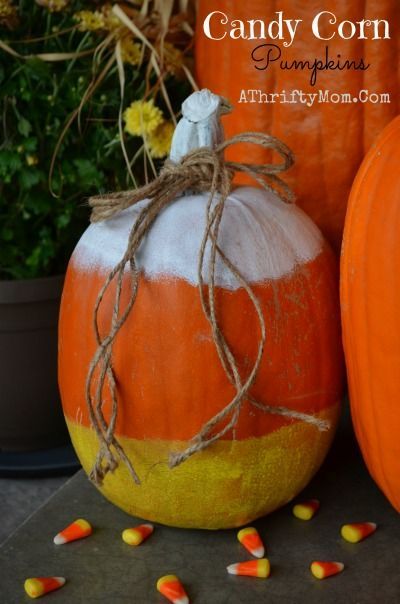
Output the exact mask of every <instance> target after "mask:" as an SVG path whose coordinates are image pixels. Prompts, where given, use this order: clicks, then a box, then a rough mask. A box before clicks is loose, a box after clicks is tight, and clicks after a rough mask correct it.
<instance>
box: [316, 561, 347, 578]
mask: <svg viewBox="0 0 400 604" xmlns="http://www.w3.org/2000/svg"><path fill="white" fill-rule="evenodd" d="M310 569H311V572H312V574H313V575H314V577H316V578H317V579H326V578H327V577H332V576H333V575H337V574H338V573H341V572H342V570H343V569H344V564H343V563H342V562H313V563H312V564H311V566H310Z"/></svg>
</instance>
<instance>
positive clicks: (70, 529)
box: [53, 518, 93, 545]
mask: <svg viewBox="0 0 400 604" xmlns="http://www.w3.org/2000/svg"><path fill="white" fill-rule="evenodd" d="M92 532H93V529H92V527H91V526H90V524H89V522H88V521H87V520H84V519H83V518H79V519H78V520H75V521H74V522H72V524H70V525H69V526H67V528H65V529H64V530H63V531H61V533H58V535H56V536H55V537H54V539H53V541H54V543H55V544H56V545H63V544H64V543H69V542H70V541H76V540H77V539H83V538H84V537H89V535H91V534H92Z"/></svg>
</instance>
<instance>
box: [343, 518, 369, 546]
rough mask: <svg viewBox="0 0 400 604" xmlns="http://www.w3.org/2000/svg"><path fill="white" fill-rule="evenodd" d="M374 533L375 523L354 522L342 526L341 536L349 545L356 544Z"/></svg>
mask: <svg viewBox="0 0 400 604" xmlns="http://www.w3.org/2000/svg"><path fill="white" fill-rule="evenodd" d="M375 531H376V524H375V522H356V523H354V524H345V525H344V526H342V530H341V531H340V532H341V535H342V537H343V539H346V541H350V543H358V542H359V541H362V540H363V539H365V538H366V537H368V536H369V535H372V533H374V532H375Z"/></svg>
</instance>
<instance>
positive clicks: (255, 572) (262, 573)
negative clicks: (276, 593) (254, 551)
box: [226, 558, 271, 579]
mask: <svg viewBox="0 0 400 604" xmlns="http://www.w3.org/2000/svg"><path fill="white" fill-rule="evenodd" d="M226 570H227V571H228V573H229V574H230V575H244V576H246V577H259V578H260V579H266V578H267V577H269V574H270V572H271V566H270V563H269V560H267V558H261V560H249V561H248V562H237V563H236V564H230V565H229V566H227V567H226Z"/></svg>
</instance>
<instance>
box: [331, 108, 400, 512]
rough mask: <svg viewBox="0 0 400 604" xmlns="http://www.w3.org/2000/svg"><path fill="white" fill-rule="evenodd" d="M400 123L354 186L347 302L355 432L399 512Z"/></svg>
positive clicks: (344, 288)
mask: <svg viewBox="0 0 400 604" xmlns="http://www.w3.org/2000/svg"><path fill="white" fill-rule="evenodd" d="M399 208H400V117H397V118H396V119H395V120H394V121H393V122H391V124H389V126H387V127H386V129H385V130H384V131H383V132H382V134H381V135H380V136H379V138H378V139H377V141H376V142H375V143H374V145H373V146H372V148H371V150H370V151H369V153H368V154H367V156H366V158H365V160H364V162H363V163H362V165H361V168H360V170H359V172H358V174H357V178H356V180H355V182H354V185H353V188H352V191H351V195H350V200H349V208H348V213H347V217H346V225H345V231H344V243H343V255H342V269H341V271H342V272H341V299H342V317H343V332H344V334H343V335H344V346H345V353H346V361H347V370H348V377H349V387H350V402H351V409H352V416H353V421H354V427H355V431H356V434H357V438H358V442H359V443H360V447H361V450H362V453H363V455H364V459H365V461H366V464H367V466H368V468H369V471H370V472H371V474H372V476H373V478H374V479H375V480H376V482H377V483H378V485H379V487H380V488H381V489H382V491H383V492H384V493H385V494H386V496H387V497H388V499H389V500H390V501H391V503H392V504H393V505H394V507H395V508H396V509H397V510H398V511H399V512H400V438H399V434H400V371H399V362H400V314H399V309H400V270H399V269H400V237H399V233H400V214H399Z"/></svg>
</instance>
